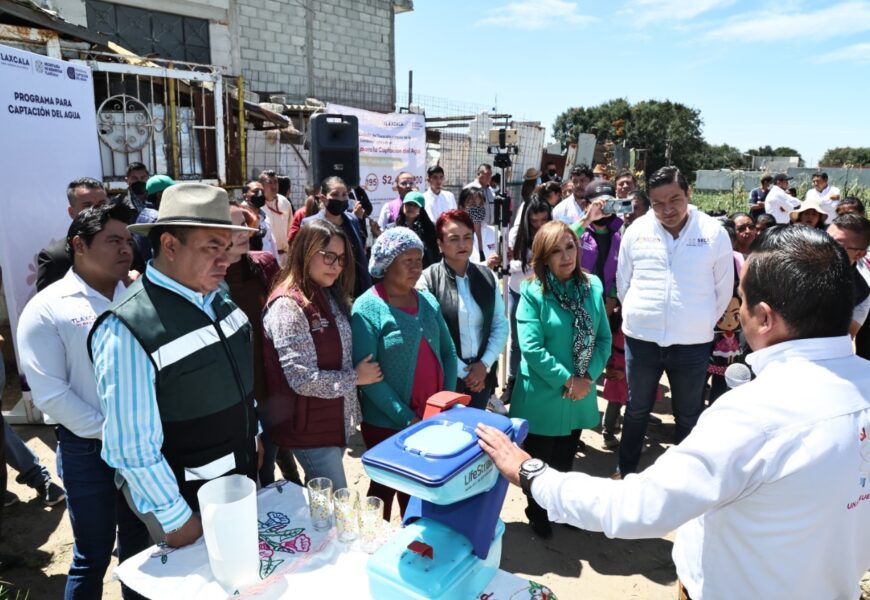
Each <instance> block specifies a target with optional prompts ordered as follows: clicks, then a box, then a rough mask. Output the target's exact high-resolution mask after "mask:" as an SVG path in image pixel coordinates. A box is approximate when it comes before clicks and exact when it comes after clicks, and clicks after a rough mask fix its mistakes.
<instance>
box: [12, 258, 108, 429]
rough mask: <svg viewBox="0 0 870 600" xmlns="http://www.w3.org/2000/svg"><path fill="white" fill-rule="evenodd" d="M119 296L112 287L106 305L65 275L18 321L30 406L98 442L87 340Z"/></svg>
mask: <svg viewBox="0 0 870 600" xmlns="http://www.w3.org/2000/svg"><path fill="white" fill-rule="evenodd" d="M124 290H125V288H124V284H123V283H121V282H118V284H117V285H116V286H115V293H114V296H113V298H112V300H110V299H108V298H106V297H105V296H103V295H102V294H100V293H99V292H98V291H96V290H95V289H93V288H92V287H90V286H89V285H88V284H86V283H85V282H84V280H83V279H82V278H81V277H79V276H78V275H76V273H75V272H74V271H73V269H70V270H69V271H67V273H66V275H64V276H63V278H62V279H60V280H59V281H56V282H54V283H53V284H51V285H50V286H48V287H47V288H45V289H44V290H42V291H41V292H39V293H38V294H36V296H34V297H33V298H32V299H31V300H30V302H28V303H27V306H25V307H24V311H23V312H22V313H21V319H20V320H19V321H18V354H19V357H20V359H21V369H22V371H23V372H24V375H25V376H26V377H27V383H28V384H29V385H30V390H31V393H32V395H33V403H34V404H35V405H36V407H37V408H38V409H39V410H41V411H42V412H43V413H45V414H46V415H48V416H49V417H50V418H51V419H52V420H53V421H54V422H57V423H60V424H61V425H63V426H64V427H66V428H67V429H69V430H70V431H72V432H73V433H74V434H76V435H77V436H79V437H83V438H88V439H102V428H103V409H102V408H101V407H100V397H99V395H97V380H96V377H95V376H94V365H93V363H92V362H91V359H90V357H89V356H88V344H87V341H88V334H89V333H90V331H91V325H93V324H94V321H95V320H96V318H97V316H99V315H100V314H101V313H102V312H103V311H105V310H106V308H108V306H109V304H111V302H112V301H113V300H114V299H116V298H118V297H120V296H121V294H123V293H124Z"/></svg>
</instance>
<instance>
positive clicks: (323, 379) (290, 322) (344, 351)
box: [263, 294, 362, 439]
mask: <svg viewBox="0 0 870 600" xmlns="http://www.w3.org/2000/svg"><path fill="white" fill-rule="evenodd" d="M327 297H328V298H329V305H330V308H331V310H332V314H333V315H335V322H334V325H335V326H337V327H338V333H339V335H340V337H341V358H342V360H341V366H342V369H341V371H321V370H320V369H319V368H318V366H317V353H316V352H315V351H314V339H313V338H312V337H311V328H310V324H309V323H308V320H307V319H306V317H305V314H304V313H303V312H302V309H301V308H299V305H298V304H296V302H295V301H293V300H292V299H290V298H288V297H280V298H277V299H276V300H275V301H274V302H273V303H272V304H271V306H269V310H268V311H267V312H266V315H265V316H264V317H263V328H264V329H265V330H266V331H267V332H268V333H269V337H270V338H271V339H272V343H273V344H274V345H275V350H276V351H277V353H278V362H279V363H280V365H281V369H282V370H283V371H284V376H285V377H286V378H287V383H289V384H290V387H291V388H292V389H293V390H294V391H295V392H296V393H297V394H302V395H305V396H313V397H315V398H335V397H337V396H342V397H343V398H344V431H345V437H346V438H347V439H350V436H351V435H353V433H354V431H355V429H356V426H357V424H359V422H360V421H361V420H362V415H361V413H360V408H359V401H358V400H357V394H356V372H355V371H354V368H353V357H352V347H351V330H350V321H349V320H348V318H347V316H346V315H345V314H344V313H343V312H342V311H341V309H340V308H339V307H338V304H337V303H336V302H335V300H334V299H333V298H332V297H330V296H329V295H328V294H327Z"/></svg>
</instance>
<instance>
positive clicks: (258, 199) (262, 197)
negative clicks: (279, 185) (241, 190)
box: [248, 190, 266, 208]
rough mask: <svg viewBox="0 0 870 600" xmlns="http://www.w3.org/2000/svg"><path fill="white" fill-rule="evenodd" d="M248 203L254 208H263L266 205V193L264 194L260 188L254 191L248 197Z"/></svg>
mask: <svg viewBox="0 0 870 600" xmlns="http://www.w3.org/2000/svg"><path fill="white" fill-rule="evenodd" d="M248 203H249V204H250V205H251V206H253V207H255V208H263V207H264V206H266V194H264V193H263V191H262V190H260V191H257V192H254V195H253V196H251V197H250V199H249V200H248Z"/></svg>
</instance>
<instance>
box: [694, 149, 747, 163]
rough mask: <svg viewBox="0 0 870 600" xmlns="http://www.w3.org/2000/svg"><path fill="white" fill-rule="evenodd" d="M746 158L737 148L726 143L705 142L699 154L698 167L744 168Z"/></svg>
mask: <svg viewBox="0 0 870 600" xmlns="http://www.w3.org/2000/svg"><path fill="white" fill-rule="evenodd" d="M747 166H748V160H747V158H746V157H745V156H744V155H743V153H742V152H740V150H739V149H738V148H735V147H734V146H729V145H728V144H720V145H714V144H706V147H705V148H704V150H703V151H702V152H701V154H700V156H699V166H698V169H745V168H746V167H747Z"/></svg>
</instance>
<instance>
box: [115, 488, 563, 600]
mask: <svg viewBox="0 0 870 600" xmlns="http://www.w3.org/2000/svg"><path fill="white" fill-rule="evenodd" d="M257 511H258V513H259V521H260V579H261V581H260V583H258V584H255V585H253V586H251V587H249V588H247V589H245V590H242V591H241V593H238V594H234V593H233V592H234V590H226V589H224V588H223V587H222V586H221V585H220V584H219V583H218V582H217V581H215V580H214V578H213V577H212V574H211V569H210V568H209V564H208V554H207V552H206V548H205V542H204V541H203V540H202V539H200V540H199V541H198V542H196V543H195V544H193V545H191V546H186V547H184V548H180V549H177V550H176V549H172V548H168V547H160V546H152V547H151V548H149V549H148V550H145V551H143V552H140V553H139V554H137V555H136V556H133V557H132V558H130V559H128V560H126V561H124V562H123V563H122V564H120V565H118V567H117V568H116V569H115V576H116V577H117V578H119V579H120V580H121V581H123V582H124V583H125V584H126V585H127V586H129V587H130V588H132V589H133V590H135V591H136V592H138V593H140V594H142V595H143V596H146V597H148V598H152V599H155V600H158V599H159V600H171V599H174V598H180V599H183V600H213V599H224V598H229V597H232V598H233V599H236V598H257V599H258V600H277V599H279V598H335V599H339V598H353V599H354V600H357V599H360V600H362V599H367V598H371V595H370V594H369V585H368V577H367V575H366V570H365V567H366V562H367V561H368V558H369V555H368V554H365V553H364V552H361V551H359V550H358V549H356V548H353V547H351V548H347V547H346V546H345V545H344V544H342V543H340V542H338V541H337V540H336V539H335V529H331V530H329V531H322V532H321V531H315V530H314V528H313V527H311V520H310V518H309V516H308V504H307V498H306V494H305V490H304V489H303V488H301V487H300V486H298V485H295V484H292V483H288V482H286V481H280V482H276V483H274V484H272V485H271V486H269V487H266V488H263V489H262V490H260V492H259V493H258V495H257ZM385 534H386V535H389V530H387V531H386V532H385ZM555 598H556V597H555V596H554V595H553V593H552V592H551V591H550V590H549V589H548V588H546V587H544V586H541V585H538V584H536V583H534V582H530V581H527V580H525V579H522V578H520V577H517V576H515V575H511V574H510V573H506V572H504V571H499V572H498V574H497V575H496V576H495V578H493V580H492V582H490V584H489V586H488V587H487V589H486V591H484V592H483V593H482V594H480V596H479V600H528V599H536V600H555ZM457 600H460V599H457ZM470 600H471V599H470Z"/></svg>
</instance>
